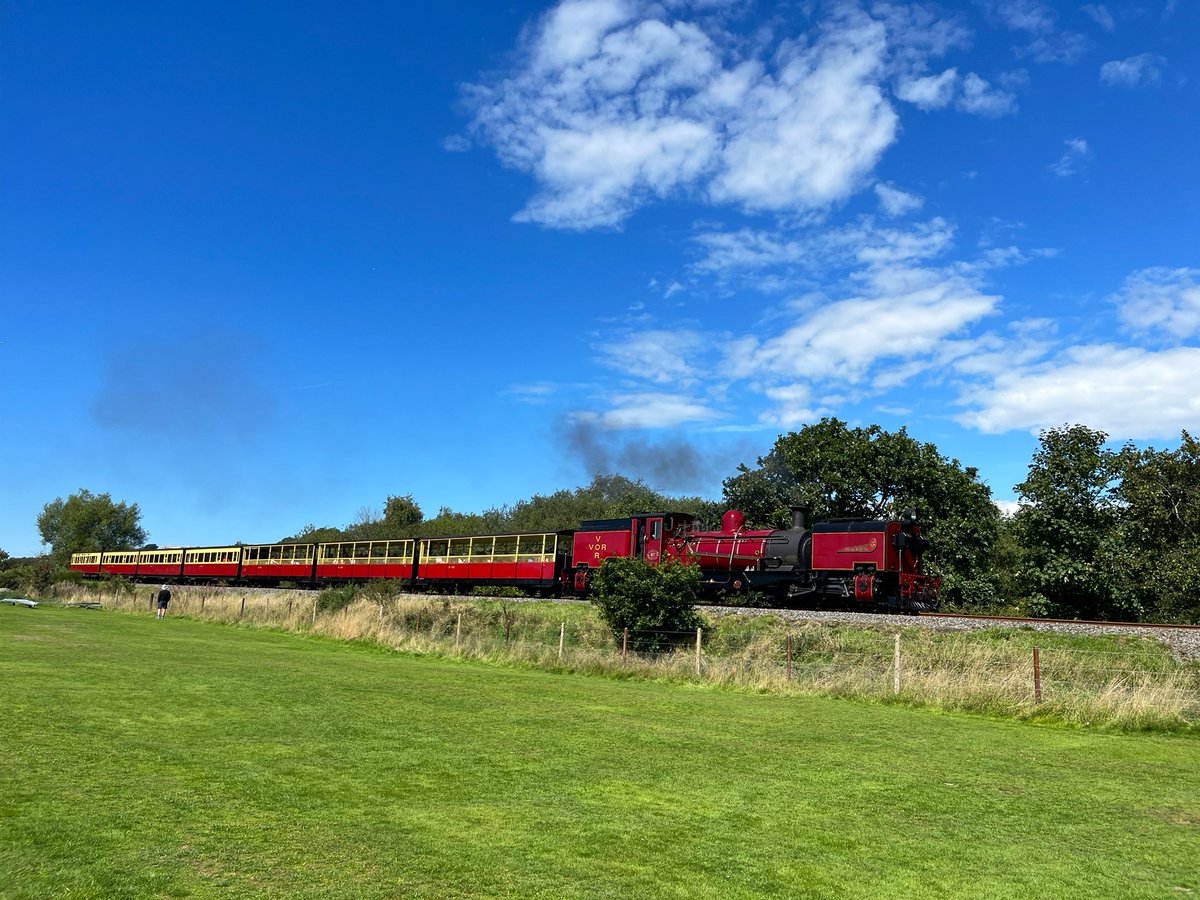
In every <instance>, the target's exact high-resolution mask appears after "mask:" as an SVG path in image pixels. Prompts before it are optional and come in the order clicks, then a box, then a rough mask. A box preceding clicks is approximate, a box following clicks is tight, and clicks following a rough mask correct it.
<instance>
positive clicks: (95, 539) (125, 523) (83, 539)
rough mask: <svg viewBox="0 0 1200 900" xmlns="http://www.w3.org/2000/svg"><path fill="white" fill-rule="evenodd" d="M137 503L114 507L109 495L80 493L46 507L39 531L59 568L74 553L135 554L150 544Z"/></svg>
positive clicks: (83, 490) (55, 501)
mask: <svg viewBox="0 0 1200 900" xmlns="http://www.w3.org/2000/svg"><path fill="white" fill-rule="evenodd" d="M140 518H141V511H140V510H139V509H138V505H137V504H136V503H130V504H127V503H125V502H124V501H122V502H121V503H114V502H113V499H112V497H111V496H110V495H109V494H93V493H92V492H91V491H89V490H86V489H82V488H81V489H80V491H79V492H78V493H76V494H71V495H70V496H69V497H67V499H66V500H63V499H62V498H61V497H56V498H55V499H54V500H52V501H50V502H49V503H47V504H46V505H45V506H43V507H42V512H41V514H40V515H38V518H37V526H38V531H39V532H40V533H41V535H42V542H43V543H45V544H49V545H50V548H51V550H50V558H51V560H52V561H53V562H54V563H55V564H56V565H66V564H67V563H69V562H70V559H71V554H72V553H88V552H95V551H97V550H134V549H137V548H138V547H141V546H142V545H143V544H144V543H145V542H146V532H145V531H144V530H143V529H142V527H141V525H140V524H139V519H140Z"/></svg>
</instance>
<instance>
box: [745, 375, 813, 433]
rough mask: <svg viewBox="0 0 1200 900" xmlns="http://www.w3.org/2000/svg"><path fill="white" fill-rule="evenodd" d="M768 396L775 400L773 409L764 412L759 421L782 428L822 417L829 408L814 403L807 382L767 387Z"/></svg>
mask: <svg viewBox="0 0 1200 900" xmlns="http://www.w3.org/2000/svg"><path fill="white" fill-rule="evenodd" d="M765 393H766V395H767V397H768V398H769V399H770V400H772V401H774V402H775V404H776V406H775V408H774V409H773V410H770V411H768V412H765V413H763V414H762V415H761V416H760V417H759V421H760V422H763V423H765V424H770V425H775V426H778V427H780V428H795V427H796V426H797V425H803V424H804V423H805V422H812V421H815V420H816V419H818V418H820V417H821V416H822V415H824V414H825V413H826V412H828V409H826V408H822V407H818V406H815V405H813V402H812V389H811V388H810V387H809V386H808V385H806V384H788V385H782V386H780V387H772V388H767V390H766V391H765Z"/></svg>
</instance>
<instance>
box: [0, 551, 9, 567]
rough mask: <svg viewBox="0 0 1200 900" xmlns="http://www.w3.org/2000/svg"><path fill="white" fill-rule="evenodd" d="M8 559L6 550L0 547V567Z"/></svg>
mask: <svg viewBox="0 0 1200 900" xmlns="http://www.w3.org/2000/svg"><path fill="white" fill-rule="evenodd" d="M8 560H9V556H8V553H7V551H5V550H3V549H0V569H3V568H4V564H5V563H7V562H8Z"/></svg>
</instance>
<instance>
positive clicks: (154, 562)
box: [137, 549, 183, 581]
mask: <svg viewBox="0 0 1200 900" xmlns="http://www.w3.org/2000/svg"><path fill="white" fill-rule="evenodd" d="M137 558H138V559H137V574H138V575H139V576H144V577H147V578H151V579H159V578H163V579H166V580H168V581H169V580H171V579H175V578H179V577H180V576H181V575H182V574H183V550H182V549H178V550H142V551H140V552H139V553H138V554H137Z"/></svg>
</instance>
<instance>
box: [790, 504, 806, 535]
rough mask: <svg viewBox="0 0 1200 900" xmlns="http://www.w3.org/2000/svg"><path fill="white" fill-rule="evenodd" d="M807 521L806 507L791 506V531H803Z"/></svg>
mask: <svg viewBox="0 0 1200 900" xmlns="http://www.w3.org/2000/svg"><path fill="white" fill-rule="evenodd" d="M807 519H808V507H806V506H793V507H792V531H803V530H804V529H805V527H806V526H805V524H804V523H805V522H806V521H807Z"/></svg>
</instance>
